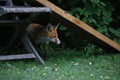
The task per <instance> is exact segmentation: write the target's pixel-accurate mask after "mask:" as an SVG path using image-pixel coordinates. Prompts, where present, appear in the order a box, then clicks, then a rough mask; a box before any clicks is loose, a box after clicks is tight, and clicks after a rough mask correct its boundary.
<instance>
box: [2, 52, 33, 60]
mask: <svg viewBox="0 0 120 80" xmlns="http://www.w3.org/2000/svg"><path fill="white" fill-rule="evenodd" d="M32 58H35V55H34V54H33V53H29V54H17V55H4V56H0V60H15V59H32Z"/></svg>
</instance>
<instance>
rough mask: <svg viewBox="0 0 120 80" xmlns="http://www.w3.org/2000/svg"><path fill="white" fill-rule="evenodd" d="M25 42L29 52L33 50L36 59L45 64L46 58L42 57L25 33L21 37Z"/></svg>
mask: <svg viewBox="0 0 120 80" xmlns="http://www.w3.org/2000/svg"><path fill="white" fill-rule="evenodd" d="M21 40H22V42H23V44H24V45H25V48H26V49H27V51H28V52H32V53H33V54H34V55H35V57H36V60H37V61H38V63H39V64H42V65H45V63H44V60H43V59H42V58H41V57H40V55H39V53H38V51H37V50H36V48H35V47H34V46H33V44H32V42H31V41H30V39H29V37H28V36H27V35H24V36H23V37H22V38H21Z"/></svg>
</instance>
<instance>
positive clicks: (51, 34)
mask: <svg viewBox="0 0 120 80" xmlns="http://www.w3.org/2000/svg"><path fill="white" fill-rule="evenodd" d="M59 25H60V23H58V24H57V26H53V25H51V24H50V23H48V24H47V26H46V37H47V39H48V40H49V41H50V42H53V43H56V44H60V43H61V41H60V40H59V38H58V33H57V28H58V26H59Z"/></svg>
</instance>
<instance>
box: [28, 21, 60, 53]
mask: <svg viewBox="0 0 120 80" xmlns="http://www.w3.org/2000/svg"><path fill="white" fill-rule="evenodd" d="M57 27H58V25H57ZM57 27H56V26H52V25H51V24H50V23H49V24H48V25H47V26H43V25H40V24H36V23H32V24H30V25H29V26H28V27H27V29H26V33H27V35H28V36H29V37H30V38H31V39H32V40H34V41H35V42H36V43H42V44H46V45H45V55H46V53H47V45H48V43H49V42H54V43H56V44H60V43H61V42H60V40H59V38H58V34H57Z"/></svg>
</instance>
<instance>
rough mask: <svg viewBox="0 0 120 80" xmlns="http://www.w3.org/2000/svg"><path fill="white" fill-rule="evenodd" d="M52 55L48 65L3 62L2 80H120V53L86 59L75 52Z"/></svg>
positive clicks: (1, 62) (0, 68)
mask: <svg viewBox="0 0 120 80" xmlns="http://www.w3.org/2000/svg"><path fill="white" fill-rule="evenodd" d="M50 53H51V54H50V58H49V59H48V60H47V61H46V65H45V66H41V65H39V64H38V63H37V62H36V61H35V60H34V59H33V60H17V61H0V80H120V54H112V55H97V56H93V55H91V56H85V55H81V52H79V51H74V50H61V51H58V52H53V51H50ZM82 54H83V53H82Z"/></svg>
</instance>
